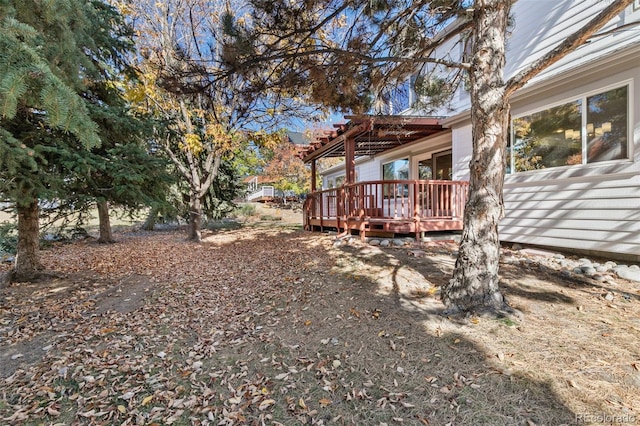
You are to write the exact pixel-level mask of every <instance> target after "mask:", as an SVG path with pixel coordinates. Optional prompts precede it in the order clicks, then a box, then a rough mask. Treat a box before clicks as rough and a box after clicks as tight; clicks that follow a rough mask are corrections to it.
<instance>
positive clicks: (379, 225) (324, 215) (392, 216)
mask: <svg viewBox="0 0 640 426" xmlns="http://www.w3.org/2000/svg"><path fill="white" fill-rule="evenodd" d="M468 185H469V184H468V182H458V181H449V180H385V181H371V182H357V183H354V184H349V185H344V186H342V187H340V188H332V189H327V190H323V191H317V192H313V193H311V194H309V196H308V197H307V200H306V201H305V203H304V208H303V222H304V227H305V229H307V230H310V231H315V230H319V231H322V230H324V229H325V228H334V229H336V230H338V231H339V232H342V231H344V232H351V231H354V230H355V231H358V232H359V234H360V238H361V239H364V238H365V237H366V235H367V233H371V232H385V233H394V234H414V235H415V237H416V240H419V239H420V237H421V235H422V233H424V232H433V231H445V230H461V229H462V216H463V212H464V205H465V202H466V199H467V189H468Z"/></svg>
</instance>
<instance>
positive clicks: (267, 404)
mask: <svg viewBox="0 0 640 426" xmlns="http://www.w3.org/2000/svg"><path fill="white" fill-rule="evenodd" d="M275 403H276V402H275V401H274V400H273V399H265V400H264V401H262V402H261V403H260V405H258V409H259V410H260V411H264V410H266V409H267V408H269V407H271V406H272V405H273V404H275Z"/></svg>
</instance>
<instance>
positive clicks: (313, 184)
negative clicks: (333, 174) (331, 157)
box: [311, 158, 317, 192]
mask: <svg viewBox="0 0 640 426" xmlns="http://www.w3.org/2000/svg"><path fill="white" fill-rule="evenodd" d="M316 182H317V176H316V160H315V158H314V159H313V160H311V192H316V189H317V188H316Z"/></svg>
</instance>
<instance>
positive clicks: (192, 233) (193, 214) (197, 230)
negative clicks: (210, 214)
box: [189, 191, 202, 242]
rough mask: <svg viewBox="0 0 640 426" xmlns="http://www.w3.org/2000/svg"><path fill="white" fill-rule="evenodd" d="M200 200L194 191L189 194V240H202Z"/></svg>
mask: <svg viewBox="0 0 640 426" xmlns="http://www.w3.org/2000/svg"><path fill="white" fill-rule="evenodd" d="M201 229H202V202H201V200H200V196H199V194H198V193H197V192H196V191H191V194H189V240H191V241H196V242H200V241H202V232H201Z"/></svg>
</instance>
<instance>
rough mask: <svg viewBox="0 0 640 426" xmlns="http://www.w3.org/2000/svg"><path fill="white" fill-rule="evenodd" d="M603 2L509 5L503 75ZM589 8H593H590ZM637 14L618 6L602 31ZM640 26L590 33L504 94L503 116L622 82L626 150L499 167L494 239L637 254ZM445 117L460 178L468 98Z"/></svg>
mask: <svg viewBox="0 0 640 426" xmlns="http://www.w3.org/2000/svg"><path fill="white" fill-rule="evenodd" d="M605 3H606V2H597V1H561V2H557V1H529V0H520V1H518V2H517V3H516V4H515V6H514V9H513V11H514V18H515V27H514V29H513V31H514V33H513V35H512V37H511V38H510V40H509V45H508V51H507V68H506V73H505V74H506V76H507V77H508V76H510V75H513V74H514V73H516V72H517V71H519V70H520V69H522V68H524V67H525V66H526V65H527V64H528V63H530V62H531V61H533V60H535V59H537V58H538V57H540V56H541V55H543V54H544V53H545V52H546V51H548V50H549V49H551V48H552V47H554V46H555V45H557V44H558V43H559V42H560V41H561V40H562V39H563V38H564V37H566V36H567V35H569V34H570V33H571V32H572V31H573V30H574V27H575V26H576V25H577V24H578V23H580V22H585V21H586V20H588V19H590V18H591V17H593V16H594V15H595V14H596V13H597V12H598V11H599V10H600V9H602V7H604V5H605ZM596 6H597V7H596ZM638 19H640V10H634V9H633V8H632V7H629V8H627V10H626V12H625V13H624V14H622V15H621V16H619V17H618V18H616V19H615V20H614V21H613V22H612V23H609V24H607V27H605V29H603V30H602V31H606V30H607V29H611V28H613V27H614V26H616V25H622V24H625V23H629V22H631V21H633V20H635V21H637V20H638ZM638 40H640V26H635V27H629V28H628V30H625V31H620V32H616V33H614V34H611V35H609V36H606V37H596V38H594V39H593V41H592V42H591V43H588V44H586V45H584V46H582V47H581V48H579V49H578V50H576V51H574V52H573V53H571V54H570V55H568V56H567V57H565V58H564V59H563V60H561V61H560V62H558V63H556V64H555V65H553V66H552V67H550V68H548V69H546V70H545V71H544V72H542V73H540V74H539V75H538V76H536V77H535V78H534V79H533V80H531V81H530V82H529V83H528V84H527V85H526V86H525V87H524V88H523V89H522V90H520V91H519V92H518V93H516V94H515V95H514V96H513V97H512V99H511V114H512V117H517V116H519V115H524V114H530V113H531V112H534V111H537V110H541V109H546V108H548V107H550V106H552V105H557V104H559V103H563V102H567V101H571V100H575V99H577V98H579V97H582V96H584V95H586V94H589V93H594V92H598V91H601V90H604V89H607V88H612V87H619V86H621V85H624V84H628V85H629V86H628V87H629V103H630V105H629V110H628V113H629V126H630V129H629V130H630V131H629V137H630V142H629V146H628V148H629V158H628V159H626V160H618V161H609V162H602V163H594V164H584V165H576V166H565V167H556V168H550V169H545V170H535V171H529V172H522V173H513V174H508V175H507V176H506V178H505V185H504V207H505V216H504V219H503V220H502V221H501V223H500V237H501V239H502V241H505V242H514V243H515V242H517V243H523V244H532V245H538V246H546V247H556V248H561V249H563V250H565V251H569V252H576V253H583V252H588V253H595V254H605V253H607V254H608V255H611V254H615V255H617V256H616V257H620V258H624V259H630V260H633V261H640V59H639V58H640V46H639V43H638ZM457 102H458V103H457V105H456V106H457V107H458V108H459V109H457V113H455V112H454V114H453V115H451V118H449V119H448V120H446V121H445V124H448V125H449V126H450V127H451V128H452V135H453V161H454V169H455V170H454V176H455V179H461V178H467V177H468V164H469V160H470V157H471V144H470V140H471V124H470V122H469V115H468V108H469V107H468V99H467V98H465V97H464V96H461V97H460V98H459V99H458V101H457ZM456 114H457V115H456Z"/></svg>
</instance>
